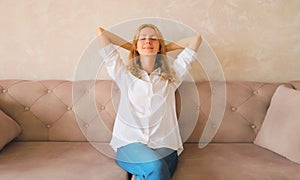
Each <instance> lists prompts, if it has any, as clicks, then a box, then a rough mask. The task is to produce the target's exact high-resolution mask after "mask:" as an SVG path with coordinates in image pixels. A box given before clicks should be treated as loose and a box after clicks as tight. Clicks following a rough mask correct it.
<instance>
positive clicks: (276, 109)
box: [254, 85, 300, 163]
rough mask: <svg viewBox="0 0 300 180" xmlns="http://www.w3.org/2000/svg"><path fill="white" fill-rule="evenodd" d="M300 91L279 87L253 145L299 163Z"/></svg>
mask: <svg viewBox="0 0 300 180" xmlns="http://www.w3.org/2000/svg"><path fill="white" fill-rule="evenodd" d="M299 127H300V91H297V90H294V89H290V88H287V87H285V86H284V85H281V86H279V87H278V88H277V89H276V91H275V93H274V95H273V97H272V100H271V104H270V107H269V109H268V111H267V114H266V116H265V120H264V122H263V124H262V127H261V129H260V130H259V132H258V134H257V136H256V138H255V140H254V144H256V145H259V146H261V147H264V148H266V149H269V150H271V151H273V152H276V153H278V154H280V155H282V156H284V157H286V158H287V159H290V160H291V161H294V162H296V163H300V141H299V137H300V131H299Z"/></svg>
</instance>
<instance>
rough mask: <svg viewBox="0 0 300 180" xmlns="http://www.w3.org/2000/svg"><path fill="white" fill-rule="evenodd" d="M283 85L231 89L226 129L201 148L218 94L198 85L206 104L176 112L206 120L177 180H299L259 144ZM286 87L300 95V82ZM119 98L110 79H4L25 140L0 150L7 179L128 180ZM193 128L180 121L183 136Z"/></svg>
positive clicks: (6, 98) (8, 108)
mask: <svg viewBox="0 0 300 180" xmlns="http://www.w3.org/2000/svg"><path fill="white" fill-rule="evenodd" d="M216 84H217V82H216ZM280 84H281V83H260V82H226V92H227V99H226V108H225V113H224V118H223V120H222V123H221V126H220V127H219V128H218V127H217V126H213V127H211V128H218V131H217V133H216V135H215V136H214V138H213V139H212V141H211V142H210V143H209V144H208V145H207V146H205V147H204V148H202V149H200V148H199V139H200V136H201V134H202V132H203V129H204V126H205V124H206V121H207V119H208V117H209V113H210V111H211V106H210V105H211V94H213V93H215V92H214V91H215V90H214V89H212V91H211V88H210V83H209V82H198V83H196V87H197V91H198V94H199V98H200V103H201V105H200V106H199V104H197V100H195V102H193V100H192V101H191V102H190V103H188V104H181V106H179V105H178V106H177V110H178V111H179V114H180V113H182V112H181V111H180V110H182V109H184V106H188V108H185V109H190V110H191V111H193V112H195V111H198V113H199V117H198V118H196V120H197V121H196V122H195V123H196V124H195V127H194V128H193V131H192V132H191V134H190V135H189V133H186V132H185V134H188V135H189V137H188V138H187V140H186V142H185V144H184V148H185V150H184V152H183V153H182V154H181V155H180V159H179V161H180V162H179V166H178V168H177V171H176V173H175V175H174V177H173V179H174V180H182V179H191V180H193V179H300V165H299V164H297V163H294V162H292V161H290V160H287V159H286V158H284V157H282V156H280V155H278V154H276V153H274V152H272V151H270V150H267V149H264V148H261V147H259V146H257V145H255V144H254V143H253V141H254V139H255V137H256V135H257V133H258V131H259V129H260V127H261V125H262V122H263V120H264V117H265V114H266V112H267V109H268V106H269V104H270V100H271V97H272V95H273V93H274V91H275V89H276V88H277V87H278V85H280ZM285 84H286V85H287V86H293V87H294V88H297V89H300V81H295V82H289V83H285ZM72 85H74V86H73V88H74V87H75V88H74V89H73V91H72ZM94 85H95V88H94ZM183 86H184V84H183ZM94 90H95V91H94ZM72 92H73V96H72ZM94 92H95V93H94ZM211 92H213V93H211ZM94 94H95V96H94ZM93 97H95V99H96V101H93V99H94V98H93ZM177 97H180V93H179V96H178V95H177ZM118 98H119V96H118V88H117V87H116V86H115V85H114V84H113V83H112V81H109V80H103V81H101V80H98V81H96V82H95V84H94V83H93V82H88V81H80V82H76V83H74V82H70V81H61V80H45V81H27V80H1V81H0V109H1V110H2V111H3V112H4V113H5V114H7V115H8V116H9V117H11V118H12V119H13V120H15V121H16V122H17V123H18V124H19V125H20V126H21V128H22V133H21V134H20V135H19V136H18V137H17V138H15V139H14V140H13V141H12V142H11V143H8V144H7V145H6V146H5V147H4V148H3V149H2V150H1V151H0V179H3V180H4V179H5V180H11V179H18V180H22V179H24V180H25V179H26V180H32V179H43V180H45V179H51V180H52V179H62V180H68V179H72V180H73V179H86V180H92V179H97V180H99V179H117V180H120V179H127V173H126V172H124V171H123V170H122V169H120V168H119V167H118V166H117V165H116V163H115V161H114V159H113V152H112V150H111V149H110V147H109V145H108V142H109V139H110V137H111V129H112V127H113V121H114V117H115V115H116V114H115V109H116V107H117V103H118ZM181 98H183V97H181ZM191 99H193V98H191ZM177 100H178V102H179V100H180V98H177ZM90 102H92V103H90ZM93 107H96V109H97V111H95V110H94V109H93ZM74 112H76V113H74ZM0 121H1V119H0ZM99 121H101V123H99ZM188 123H189V120H188V119H185V120H180V121H179V124H180V127H181V130H182V131H183V132H184V131H185V130H186V126H189V125H190V124H188ZM0 133H1V132H0Z"/></svg>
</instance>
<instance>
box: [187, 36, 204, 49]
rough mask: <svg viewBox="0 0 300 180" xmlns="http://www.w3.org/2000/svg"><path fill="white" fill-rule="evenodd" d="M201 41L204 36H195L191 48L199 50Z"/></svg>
mask: <svg viewBox="0 0 300 180" xmlns="http://www.w3.org/2000/svg"><path fill="white" fill-rule="evenodd" d="M201 43H202V37H201V35H200V34H197V35H195V36H194V37H193V40H192V42H191V43H190V45H189V48H191V49H193V50H194V51H198V49H199V47H200V45H201Z"/></svg>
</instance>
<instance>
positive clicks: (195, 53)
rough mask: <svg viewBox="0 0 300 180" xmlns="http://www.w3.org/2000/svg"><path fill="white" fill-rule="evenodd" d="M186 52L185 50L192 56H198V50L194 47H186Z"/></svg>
mask: <svg viewBox="0 0 300 180" xmlns="http://www.w3.org/2000/svg"><path fill="white" fill-rule="evenodd" d="M184 52H185V54H186V55H188V56H190V57H193V58H194V57H196V56H197V52H196V51H194V50H193V49H191V48H189V47H186V48H185V49H184Z"/></svg>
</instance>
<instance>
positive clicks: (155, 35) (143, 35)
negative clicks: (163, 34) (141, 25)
mask: <svg viewBox="0 0 300 180" xmlns="http://www.w3.org/2000/svg"><path fill="white" fill-rule="evenodd" d="M140 36H148V34H140ZM153 36H156V37H157V35H154V34H152V35H150V37H153Z"/></svg>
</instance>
